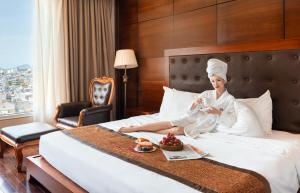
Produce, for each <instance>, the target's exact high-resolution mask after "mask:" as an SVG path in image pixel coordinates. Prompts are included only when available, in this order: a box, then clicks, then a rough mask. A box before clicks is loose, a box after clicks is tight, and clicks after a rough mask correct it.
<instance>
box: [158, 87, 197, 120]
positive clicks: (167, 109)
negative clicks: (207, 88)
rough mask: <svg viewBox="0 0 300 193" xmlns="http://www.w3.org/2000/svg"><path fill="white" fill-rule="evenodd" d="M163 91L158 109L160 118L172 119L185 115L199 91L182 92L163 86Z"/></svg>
mask: <svg viewBox="0 0 300 193" xmlns="http://www.w3.org/2000/svg"><path fill="white" fill-rule="evenodd" d="M163 89H164V91H165V93H164V97H163V100H162V103H161V106H160V110H159V119H160V120H167V121H170V120H174V119H178V118H180V117H182V116H184V115H185V113H186V112H187V110H188V108H189V107H190V105H191V104H192V102H193V101H194V100H195V99H196V98H197V96H198V95H199V93H192V92H184V91H179V90H176V89H171V88H168V87H165V86H164V87H163Z"/></svg>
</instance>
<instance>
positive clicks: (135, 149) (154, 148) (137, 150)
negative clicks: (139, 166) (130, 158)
mask: <svg viewBox="0 0 300 193" xmlns="http://www.w3.org/2000/svg"><path fill="white" fill-rule="evenodd" d="M133 150H134V151H136V152H139V153H150V152H154V151H155V150H157V147H156V146H153V148H152V149H151V150H149V151H142V150H139V149H138V148H137V146H135V147H134V148H133Z"/></svg>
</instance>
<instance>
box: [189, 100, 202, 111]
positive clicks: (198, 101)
mask: <svg viewBox="0 0 300 193" xmlns="http://www.w3.org/2000/svg"><path fill="white" fill-rule="evenodd" d="M201 103H202V98H198V99H197V100H196V101H194V102H193V104H192V107H191V109H192V110H193V109H194V108H195V107H196V106H197V105H199V104H201Z"/></svg>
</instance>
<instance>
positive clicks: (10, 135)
mask: <svg viewBox="0 0 300 193" xmlns="http://www.w3.org/2000/svg"><path fill="white" fill-rule="evenodd" d="M58 130H60V129H57V128H55V127H53V126H51V125H49V124H47V123H41V122H33V123H28V124H22V125H16V126H10V127H5V128H2V129H1V132H0V137H1V140H0V143H1V152H0V158H3V153H4V149H5V146H6V144H8V145H10V146H12V147H13V148H14V151H15V155H16V159H17V166H16V167H17V170H18V172H21V170H22V161H23V154H22V149H23V148H24V147H26V146H31V145H37V144H39V139H40V136H41V135H43V134H46V133H50V132H53V131H58Z"/></svg>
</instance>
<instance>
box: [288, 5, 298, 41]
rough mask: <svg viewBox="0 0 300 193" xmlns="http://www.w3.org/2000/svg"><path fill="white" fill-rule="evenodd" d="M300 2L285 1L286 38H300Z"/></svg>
mask: <svg viewBox="0 0 300 193" xmlns="http://www.w3.org/2000/svg"><path fill="white" fill-rule="evenodd" d="M299 24H300V1H299V0H285V37H286V38H300V25H299Z"/></svg>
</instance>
